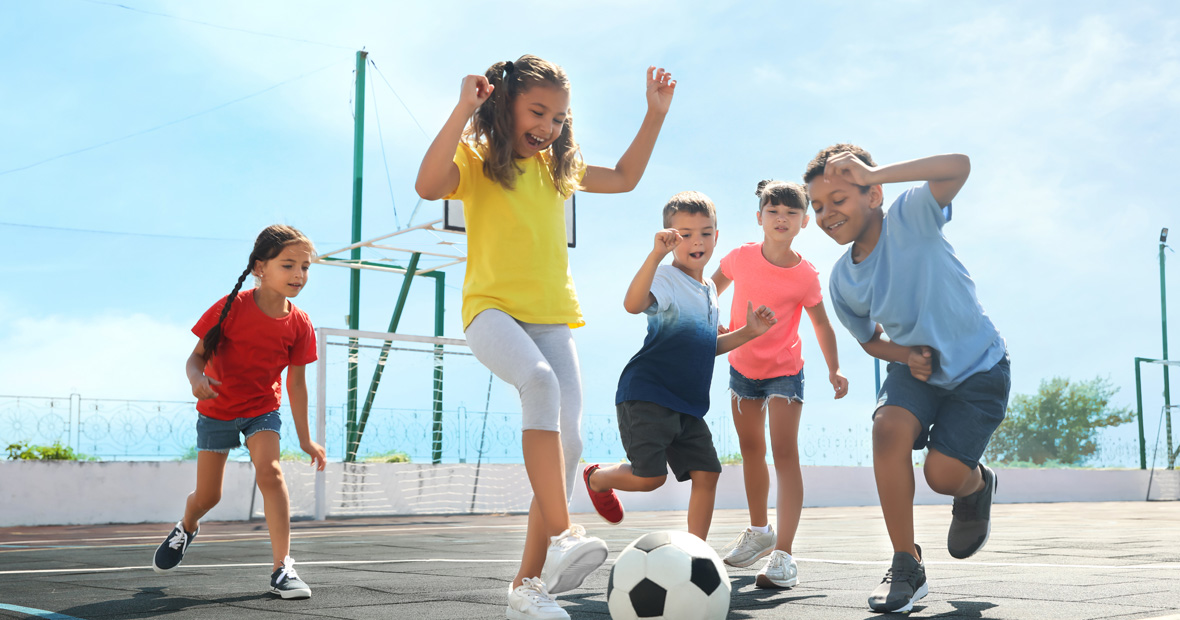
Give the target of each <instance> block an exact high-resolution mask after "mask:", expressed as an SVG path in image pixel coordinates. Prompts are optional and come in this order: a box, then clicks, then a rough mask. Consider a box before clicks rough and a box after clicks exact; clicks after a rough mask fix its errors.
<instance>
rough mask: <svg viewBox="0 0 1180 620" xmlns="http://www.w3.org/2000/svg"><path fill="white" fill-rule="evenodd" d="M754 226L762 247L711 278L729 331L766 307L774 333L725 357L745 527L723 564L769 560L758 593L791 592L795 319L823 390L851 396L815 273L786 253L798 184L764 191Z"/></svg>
mask: <svg viewBox="0 0 1180 620" xmlns="http://www.w3.org/2000/svg"><path fill="white" fill-rule="evenodd" d="M755 193H756V195H757V196H758V223H759V224H760V225H761V226H762V231H763V233H764V235H765V237H764V238H763V241H762V243H747V244H745V245H743V246H741V247H739V248H737V249H736V250H734V251H732V252H730V253H729V254H727V255H726V256H725V258H723V259H721V266H720V268H718V269H717V272H716V273H714V274H713V282H714V283H715V284H716V285H717V294H718V295H720V294H721V293H722V292H723V291H725V289H726V288H728V287H729V284H730V283H731V282H732V283H733V284H734V292H733V305H732V311H731V312H730V322H729V330H730V331H732V330H735V329H739V328H741V327H742V325H743V324H744V323H745V318H746V312H745V308H746V304H747V303H750V302H752V303H753V304H754V305H755V306H761V305H765V306H766V307H768V308H770V309H771V310H773V311H774V314H775V316H776V317H778V323H777V324H776V325H774V326H773V327H771V328H770V330H769V331H768V332H766V333H765V334H764V335H763V336H762V337H761V338H757V339H755V340H753V341H751V342H749V343H747V344H746V345H745V346H742V347H738V348H737V349H734V350H733V351H732V352H731V353H730V354H729V363H730V382H729V388H730V393H731V395H732V396H733V399H732V400H733V424H734V427H735V428H736V429H737V434H738V441H739V443H740V445H741V451H742V464H743V468H742V469H743V473H744V476H745V483H746V503H747V504H748V506H749V509H750V527H748V528H746V529H745V530H744V531H743V532H742V533H741V535H740V536H738V538H737V540H735V541H734V542H733V543H731V544H730V545H729V547H728V549H729V551H728V553H727V554H726V555H725V557H724V558H723V559H724V561H725V563H726V564H729V565H730V566H737V567H746V566H750V565H751V564H753V563H754V562H756V561H758V560H759V559H761V558H763V557H766V556H768V555H769V556H770V558H769V559H768V560H767V562H766V565H765V566H763V567H762V569H761V570H759V571H758V576H757V578H756V580H755V583H756V585H757V586H758V587H762V588H776V587H777V588H789V587H792V586H794V585H796V584H797V583H798V567H797V566H796V564H795V560H794V558H792V557H791V544H792V543H793V542H794V539H795V530H796V529H797V528H798V527H799V516H800V514H801V513H802V511H803V474H802V472H801V471H800V469H799V417H800V415H801V414H802V412H803V358H802V356H801V348H802V347H801V343H800V340H799V319H800V317H801V315H802V313H803V310H804V309H806V310H807V316H808V317H810V318H811V324H812V326H813V327H814V328H815V333H816V337H817V338H818V339H819V347H820V350H821V351H823V354H824V360H825V361H826V362H827V364H828V380H829V381H831V383H832V387H833V388H834V389H835V392H836V398H843V396H844V395H845V394H847V393H848V380H847V379H845V378H844V376H843V375H842V374H840V362H839V359H838V356H837V354H836V334H835V332H833V331H832V325H831V323H830V322H828V315H827V313H826V312H825V311H824V304H823V294H822V293H821V291H820V283H819V272H818V271H817V270H816V268H815V266H814V265H812V264H811V263H809V262H807V261H806V260H804V259H803V257H802V256H800V255H799V253H798V252H796V251H795V250H793V249H791V242H792V241H793V240H794V239H795V236H796V235H798V234H799V231H800V230H802V229H803V228H804V227H806V226H807V221H808V217H807V190H805V189H804V188H803V187H802V186H800V185H798V184H795V183H787V182H784V181H762V182H761V183H759V184H758V190H757V192H755ZM768 414H769V417H770V445H771V449H772V450H773V454H774V471H775V475H776V477H777V479H778V501H777V503H776V504H775V505H776V508H777V512H778V534H777V536H776V535H775V531H774V528H772V527H771V526H770V522H769V520H768V518H767V495H768V493H769V491H770V475H769V470H768V469H767V467H766V439H765V436H766V434H765V430H764V429H765V428H766V426H765V424H766V417H767V415H768Z"/></svg>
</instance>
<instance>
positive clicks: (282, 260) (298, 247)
mask: <svg viewBox="0 0 1180 620" xmlns="http://www.w3.org/2000/svg"><path fill="white" fill-rule="evenodd" d="M311 259H312V249H311V247H309V246H308V245H307V244H306V243H299V242H296V243H291V244H288V245H287V246H285V247H284V248H283V251H282V252H279V254H278V256H275V257H274V258H272V259H270V260H267V261H257V263H256V264H255V266H254V275H255V276H257V277H258V279H259V284H258V288H260V289H265V290H267V291H271V292H274V293H278V294H279V295H282V296H283V297H295V296H296V295H298V294H299V292H300V291H302V290H303V287H304V286H305V285H307V274H308V270H309V269H310V268H311Z"/></svg>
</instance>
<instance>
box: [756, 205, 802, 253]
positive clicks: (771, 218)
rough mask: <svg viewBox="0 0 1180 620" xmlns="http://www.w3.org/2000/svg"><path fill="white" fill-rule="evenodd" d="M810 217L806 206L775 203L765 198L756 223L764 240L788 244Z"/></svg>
mask: <svg viewBox="0 0 1180 620" xmlns="http://www.w3.org/2000/svg"><path fill="white" fill-rule="evenodd" d="M808 221H810V218H809V217H808V216H807V209H806V207H803V208H800V207H798V206H795V205H776V204H774V202H772V201H770V200H767V201H766V202H764V203H763V204H762V209H761V210H760V211H758V225H759V226H761V227H762V233H763V235H764V236H765V238H766V242H773V243H786V244H788V245H789V244H790V243H791V241H792V240H794V239H795V235H798V234H799V231H800V230H802V229H804V228H806V227H807V222H808Z"/></svg>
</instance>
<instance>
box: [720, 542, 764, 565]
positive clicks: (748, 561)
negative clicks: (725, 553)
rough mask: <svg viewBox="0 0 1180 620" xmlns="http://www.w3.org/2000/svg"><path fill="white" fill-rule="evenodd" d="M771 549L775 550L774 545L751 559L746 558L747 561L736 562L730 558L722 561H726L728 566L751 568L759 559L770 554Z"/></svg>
mask: <svg viewBox="0 0 1180 620" xmlns="http://www.w3.org/2000/svg"><path fill="white" fill-rule="evenodd" d="M771 551H774V548H773V547H772V548H770V549H767V550H766V551H762V552H760V553H758V554H757V555H755V556H754V557H752V558H750V559H749V560H746V561H745V562H734V561H732V560H730V559H729V558H725V559H723V560H721V561H722V562H724V563H725V564H726V566H732V567H734V568H749V567H750V566H752V565H753V564H754V563H755V562H757V561H758V560H761V559H762V558H764V557H766V556H768V555H770V552H771Z"/></svg>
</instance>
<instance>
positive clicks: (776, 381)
mask: <svg viewBox="0 0 1180 620" xmlns="http://www.w3.org/2000/svg"><path fill="white" fill-rule="evenodd" d="M729 393H730V395H731V396H733V397H734V398H743V399H744V398H748V399H751V400H769V399H771V398H775V397H778V398H785V399H787V400H797V401H799V402H803V369H802V368H800V369H799V374H795V375H785V376H782V377H771V378H769V379H748V378H746V376H745V375H743V374H742V373H740V372H738V371H737V370H736V369H734V367H733V366H730V367H729Z"/></svg>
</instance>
